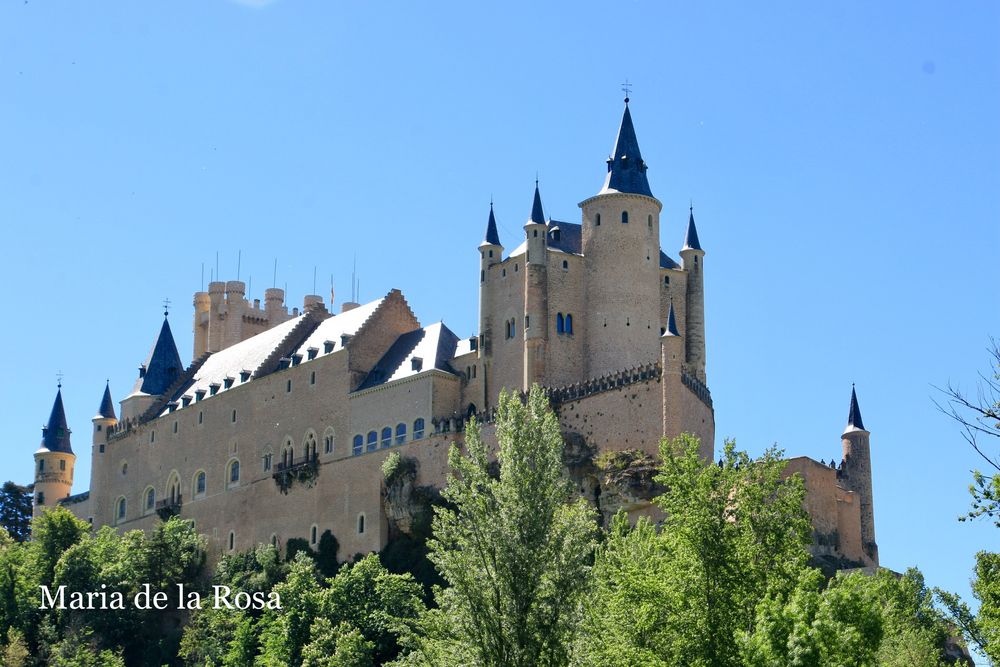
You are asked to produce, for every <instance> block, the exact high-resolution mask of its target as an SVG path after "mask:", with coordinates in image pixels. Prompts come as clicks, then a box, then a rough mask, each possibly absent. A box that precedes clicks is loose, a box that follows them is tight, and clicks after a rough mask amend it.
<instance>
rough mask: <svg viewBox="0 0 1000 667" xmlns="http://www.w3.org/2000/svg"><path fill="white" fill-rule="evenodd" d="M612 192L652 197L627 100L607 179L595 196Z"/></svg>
mask: <svg viewBox="0 0 1000 667" xmlns="http://www.w3.org/2000/svg"><path fill="white" fill-rule="evenodd" d="M614 192H625V193H629V194H636V195H646V196H647V197H652V196H653V193H652V191H651V190H650V189H649V181H648V180H647V179H646V163H645V162H644V161H643V159H642V154H641V153H640V152H639V140H638V139H637V138H636V136H635V127H634V126H633V125H632V113H631V112H630V111H629V109H628V100H627V99H626V100H625V113H624V114H622V124H621V127H619V128H618V138H617V139H616V140H615V148H614V150H613V151H612V152H611V157H610V158H608V177H607V178H606V179H605V180H604V187H603V188H601V191H600V192H598V193H597V194H601V195H603V194H608V193H614Z"/></svg>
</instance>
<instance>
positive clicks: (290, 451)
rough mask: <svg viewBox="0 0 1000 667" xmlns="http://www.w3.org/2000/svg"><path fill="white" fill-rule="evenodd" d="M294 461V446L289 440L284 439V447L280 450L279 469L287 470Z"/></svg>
mask: <svg viewBox="0 0 1000 667" xmlns="http://www.w3.org/2000/svg"><path fill="white" fill-rule="evenodd" d="M294 459H295V446H294V445H293V444H292V439H291V438H285V446H284V447H282V448H281V467H282V468H288V467H289V466H291V465H292V461H293V460H294Z"/></svg>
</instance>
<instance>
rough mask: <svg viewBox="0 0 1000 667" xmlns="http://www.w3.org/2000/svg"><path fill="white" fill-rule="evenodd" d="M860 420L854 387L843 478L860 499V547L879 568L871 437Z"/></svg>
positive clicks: (872, 563)
mask: <svg viewBox="0 0 1000 667" xmlns="http://www.w3.org/2000/svg"><path fill="white" fill-rule="evenodd" d="M870 437H871V433H870V432H869V431H867V430H865V425H864V423H863V422H862V421H861V408H860V407H858V395H857V393H855V391H854V387H853V385H852V386H851V409H850V412H849V413H848V415H847V427H846V428H845V429H844V434H843V435H842V436H841V439H842V442H843V445H844V462H843V469H842V472H841V476H842V477H843V479H844V481H845V482H846V484H847V488H848V489H849V490H851V491H853V492H854V493H856V494H857V496H858V501H859V503H858V504H859V505H860V509H861V547H862V549H863V550H864V552H865V555H866V556H868V558H870V559H871V561H870V562H869V563H866V564H867V565H878V544H877V543H876V542H875V509H874V507H873V505H872V495H873V494H872V459H871V445H870V443H869V438H870Z"/></svg>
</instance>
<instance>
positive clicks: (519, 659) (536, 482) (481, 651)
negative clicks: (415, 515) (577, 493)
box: [411, 386, 596, 667]
mask: <svg viewBox="0 0 1000 667" xmlns="http://www.w3.org/2000/svg"><path fill="white" fill-rule="evenodd" d="M496 437H497V442H498V445H499V447H498V451H497V462H498V464H499V476H498V477H494V476H491V474H490V471H491V465H490V456H489V451H488V448H487V445H486V443H485V442H484V441H483V438H482V434H481V432H480V430H479V427H478V425H477V424H476V423H475V422H474V421H470V422H469V424H468V428H467V429H466V439H465V445H466V449H467V452H468V453H467V454H466V455H463V454H462V453H461V451H460V450H459V448H458V447H457V446H454V445H453V446H452V449H451V451H450V453H449V459H448V460H449V465H450V468H451V474H450V475H449V478H448V483H447V486H446V488H445V489H444V491H443V496H444V498H445V499H446V500H447V501H448V502H450V503H451V504H452V505H453V508H452V507H439V508H436V510H435V517H434V522H433V531H434V537H433V539H432V540H431V541H430V543H429V545H430V550H431V553H430V558H431V561H432V562H433V563H434V564H435V565H436V566H437V568H438V570H439V571H440V572H441V574H442V576H443V577H444V579H445V581H446V582H447V584H448V587H447V588H439V589H437V596H436V599H437V603H438V605H439V606H440V611H439V612H438V611H435V612H432V613H430V614H428V615H426V616H425V618H424V619H423V620H424V624H423V626H422V631H423V632H424V638H423V639H422V640H418V641H416V642H415V645H416V648H417V651H416V652H415V653H414V656H413V658H411V660H412V661H414V662H421V661H423V662H430V663H432V664H438V663H441V662H442V661H447V662H452V661H453V660H454V659H455V657H456V656H460V660H461V661H462V664H477V665H486V666H492V665H496V666H504V667H507V666H510V667H521V666H524V667H528V666H545V665H564V664H567V663H568V661H569V650H568V648H569V646H570V644H571V642H572V640H573V638H574V636H575V634H576V632H577V630H578V626H579V619H580V614H579V608H580V602H581V598H582V596H583V593H584V591H585V589H586V586H587V582H588V574H589V570H590V567H589V561H590V558H591V553H592V549H593V544H594V535H595V531H596V523H595V517H594V512H593V511H592V510H591V509H590V508H588V507H587V505H586V504H585V502H584V501H583V500H582V499H579V498H578V499H576V500H573V491H572V489H571V487H570V485H569V482H568V480H567V479H566V478H565V477H564V475H563V466H562V453H563V439H562V435H561V433H560V430H559V423H558V421H557V419H556V417H555V415H554V414H553V413H552V410H551V408H549V405H548V401H547V400H546V398H545V396H544V394H543V393H542V391H541V390H540V389H539V388H538V387H537V386H536V387H532V390H531V392H530V394H529V395H528V397H527V402H526V403H522V402H521V400H520V398H519V397H517V396H515V395H511V394H507V393H503V394H501V396H500V401H499V405H498V408H497V419H496ZM443 620H444V622H442V621H443Z"/></svg>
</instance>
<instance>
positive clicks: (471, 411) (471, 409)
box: [465, 403, 479, 419]
mask: <svg viewBox="0 0 1000 667" xmlns="http://www.w3.org/2000/svg"><path fill="white" fill-rule="evenodd" d="M478 413H479V410H478V409H477V408H476V404H475V403H469V405H468V407H466V408H465V418H466V419H471V418H473V417H475V416H476V415H477V414H478Z"/></svg>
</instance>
